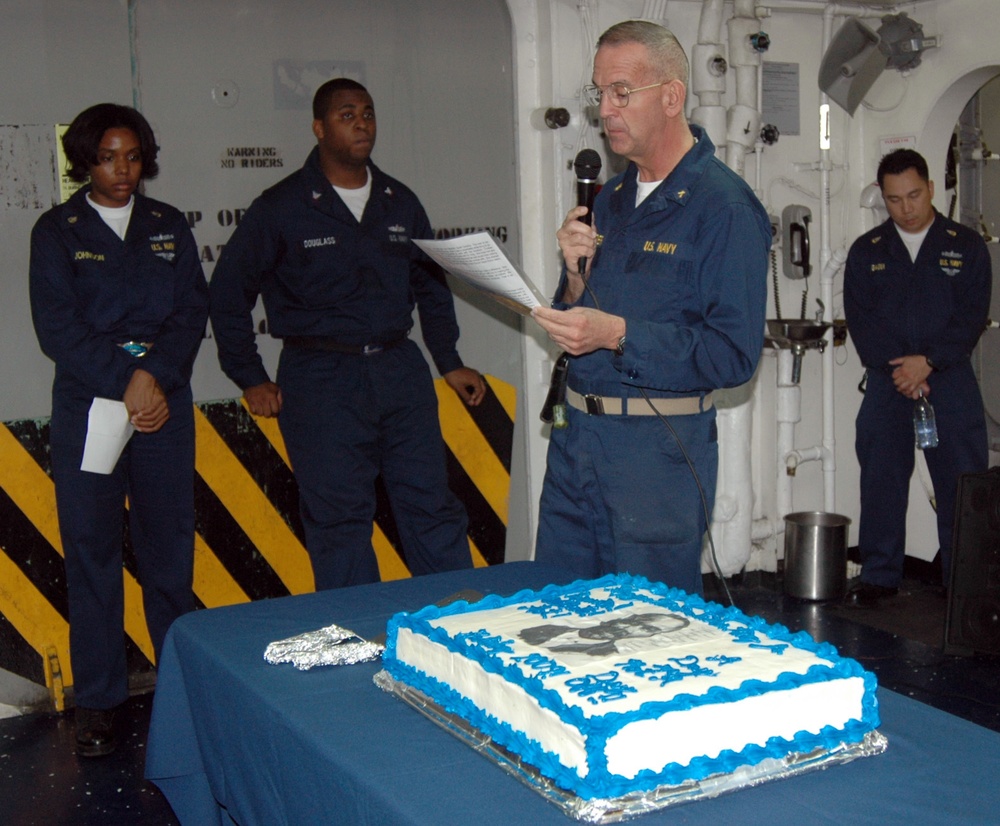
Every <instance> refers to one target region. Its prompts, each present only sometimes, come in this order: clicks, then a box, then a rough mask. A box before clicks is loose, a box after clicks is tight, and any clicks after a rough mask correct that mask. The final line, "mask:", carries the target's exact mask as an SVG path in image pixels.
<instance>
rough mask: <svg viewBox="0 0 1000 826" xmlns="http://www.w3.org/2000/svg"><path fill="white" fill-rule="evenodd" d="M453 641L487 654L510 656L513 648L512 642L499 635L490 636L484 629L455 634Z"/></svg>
mask: <svg viewBox="0 0 1000 826" xmlns="http://www.w3.org/2000/svg"><path fill="white" fill-rule="evenodd" d="M455 639H456V640H458V641H459V642H462V643H464V644H465V645H467V646H469V647H470V648H479V649H482V650H483V651H485V652H487V653H488V654H497V653H503V654H510V653H511V651H512V650H513V647H514V641H513V640H505V639H504V638H503V637H501V636H500V635H499V634H492V635H491V634H490V633H489V632H488V631H487V630H486V629H480V630H479V631H469V632H466V633H462V634H456V635H455Z"/></svg>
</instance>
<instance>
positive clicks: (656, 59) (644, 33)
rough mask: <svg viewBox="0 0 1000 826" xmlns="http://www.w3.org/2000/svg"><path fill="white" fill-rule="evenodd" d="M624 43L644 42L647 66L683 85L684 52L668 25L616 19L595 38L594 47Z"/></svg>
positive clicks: (686, 76)
mask: <svg viewBox="0 0 1000 826" xmlns="http://www.w3.org/2000/svg"><path fill="white" fill-rule="evenodd" d="M626 43H638V44H639V45H640V46H645V47H646V51H648V52H649V67H650V69H652V70H654V71H655V72H659V73H661V75H662V76H663V77H665V78H667V79H669V80H679V81H680V82H681V83H683V84H684V85H685V86H687V83H688V59H687V55H686V54H685V53H684V48H683V47H682V46H681V44H680V42H678V40H677V38H676V37H675V36H674V33H673V32H671V31H670V29H666V28H664V27H663V26H661V25H659V24H658V23H650V22H649V21H647V20H626V21H625V22H623V23H616V24H615V25H614V26H612V27H611V28H610V29H608V30H607V31H606V32H604V34H602V35H601V37H600V38H599V39H598V41H597V48H598V49H600V48H601V46H621V45H624V44H626Z"/></svg>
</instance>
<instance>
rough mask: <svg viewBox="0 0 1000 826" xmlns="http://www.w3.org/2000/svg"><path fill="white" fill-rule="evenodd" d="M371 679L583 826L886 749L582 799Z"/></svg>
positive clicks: (437, 709) (402, 688)
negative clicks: (616, 794)
mask: <svg viewBox="0 0 1000 826" xmlns="http://www.w3.org/2000/svg"><path fill="white" fill-rule="evenodd" d="M373 679H374V682H375V684H376V685H377V686H378V687H379V688H381V689H382V690H383V691H386V692H388V693H390V694H394V695H396V696H397V697H398V698H399V699H401V700H402V701H403V702H405V703H406V704H407V705H409V706H411V707H412V708H414V709H416V710H417V711H419V712H420V713H421V714H423V715H424V716H425V717H427V718H428V719H429V720H431V721H432V722H434V723H436V724H437V725H438V726H440V727H441V728H443V729H444V730H445V731H447V732H449V733H450V734H452V735H453V736H454V737H457V738H458V739H459V740H461V741H462V742H464V743H465V744H466V745H468V746H470V747H471V748H472V749H473V750H475V751H476V752H478V753H479V754H481V755H482V756H483V757H485V758H486V759H488V760H490V761H491V762H493V763H495V764H496V765H498V766H499V767H500V768H501V769H503V770H504V771H505V772H506V773H507V774H509V775H511V776H513V777H515V778H517V779H518V780H519V781H521V782H522V783H524V784H525V785H526V786H528V787H529V788H531V789H533V790H534V791H536V792H537V793H538V794H540V795H541V796H542V797H544V798H545V799H546V800H548V801H549V802H550V803H552V804H554V805H555V806H557V807H558V808H559V809H560V810H562V812H563V813H564V814H566V815H567V816H569V817H571V818H574V819H575V820H579V821H582V822H585V823H597V824H605V823H619V822H621V821H624V820H629V819H631V818H634V817H638V816H639V815H642V814H646V813H649V812H655V811H660V810H662V809H666V808H667V807H670V806H675V805H678V804H682V803H690V802H694V801H697V800H707V799H709V798H712V797H717V796H719V795H721V794H726V793H728V792H734V791H738V790H740V789H745V788H750V787H752V786H757V785H760V784H761V783H766V782H770V781H772V780H781V779H784V778H788V777H795V776H797V775H800V774H805V773H806V772H810V771H817V770H819V769H825V768H828V767H829V766H834V765H837V764H839V763H849V762H851V761H852V760H857V759H858V758H861V757H871V756H874V755H877V754H881V753H882V752H884V751H885V750H886V748H887V746H888V741H887V740H886V738H885V737H884V736H883V735H882V734H880V733H879V732H878V731H876V730H873V731H869V732H868V733H866V734H865V736H864V739H862V740H861V741H860V742H857V743H840V744H838V745H836V746H834V747H832V748H818V749H814V750H813V751H810V752H807V753H793V754H789V755H786V756H785V757H783V758H781V759H776V758H769V759H766V760H762V761H760V762H759V763H756V764H753V765H747V766H740V767H739V768H737V769H736V770H735V771H733V772H725V773H718V774H714V775H711V776H709V777H706V778H704V779H703V780H700V781H689V782H687V783H683V784H680V785H662V786H658V787H656V788H654V789H651V790H649V791H645V792H633V793H630V794H626V795H621V796H620V797H615V798H592V799H585V798H582V797H580V796H578V795H576V794H574V793H573V792H570V791H567V790H566V789H563V788H561V787H559V786H557V785H556V784H555V783H553V782H552V781H551V780H549V779H548V778H547V777H544V776H543V775H542V774H541V773H540V772H539V771H538V770H537V769H536V768H535V767H534V766H531V765H530V764H528V763H526V762H524V760H522V759H521V758H520V757H518V756H517V755H516V754H513V753H511V752H510V751H508V750H507V749H506V748H504V747H503V746H502V745H500V744H499V743H497V742H495V741H494V740H493V739H492V738H490V737H489V736H488V735H486V734H484V733H483V732H481V731H480V730H479V729H477V728H475V727H474V726H472V725H471V724H469V723H468V722H467V721H465V720H463V719H462V718H461V717H458V716H457V715H455V714H451V713H449V712H447V711H446V710H444V709H443V708H442V707H441V706H440V705H438V704H437V703H435V702H434V701H433V700H431V699H430V698H428V697H427V696H426V695H425V694H424V693H423V692H421V691H419V690H418V689H416V688H413V687H412V686H410V685H408V684H406V683H404V682H401V681H399V680H396V679H394V678H393V677H392V676H390V675H389V673H388V672H386V671H385V670H382V671H379V672H378V673H377V674H376V675H375V676H374V678H373Z"/></svg>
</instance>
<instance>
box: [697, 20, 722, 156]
mask: <svg viewBox="0 0 1000 826" xmlns="http://www.w3.org/2000/svg"><path fill="white" fill-rule="evenodd" d="M723 6H724V2H723V0H703V2H702V6H701V18H700V19H699V21H698V42H697V44H695V47H694V48H693V49H692V50H691V77H690V81H691V91H692V92H693V93H694V94H695V96H696V97H697V98H698V104H699V105H698V106H697V107H695V108H694V109H693V110H692V112H691V120H692V121H693V122H694V123H697V124H698V125H699V126H701V127H703V128H704V129H705V131H706V132H707V133H708V137H709V138H710V139H711V141H712V143H714V144H715V146H716V147H717V150H716V151H718V150H719V149H721V148H722V147H723V146H725V142H726V109H725V107H724V106H723V105H722V96H723V94H724V93H725V91H726V72H727V69H728V64H727V62H726V59H725V58H724V57H723V49H722V43H721V42H720V40H721V32H722V12H723Z"/></svg>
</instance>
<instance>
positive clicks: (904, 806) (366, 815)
mask: <svg viewBox="0 0 1000 826" xmlns="http://www.w3.org/2000/svg"><path fill="white" fill-rule="evenodd" d="M567 581H569V578H568V577H566V576H565V575H564V574H562V572H560V571H558V570H557V569H551V568H547V567H545V566H541V565H536V564H534V563H530V562H526V563H508V564H506V565H500V566H495V567H493V568H488V569H478V570H475V571H465V572H455V573H449V574H441V575H437V576H429V577H421V578H417V579H410V580H402V581H399V582H389V583H382V584H378V585H369V586H362V587H358V588H350V589H344V590H339V591H326V592H323V593H318V594H307V595H303V596H294V597H286V598H282V599H274V600H266V601H261V602H254V603H249V604H245V605H238V606H232V607H228V608H215V609H211V610H205V611H198V612H196V613H194V614H189V615H187V616H184V617H182V618H181V619H180V620H178V621H177V622H176V623H175V624H174V626H173V627H172V628H171V630H170V633H169V634H168V636H167V640H166V644H165V646H164V650H163V656H162V658H161V662H160V665H159V673H158V678H157V686H156V697H155V701H154V706H153V717H152V721H151V724H150V732H149V744H148V752H147V761H146V776H147V777H148V778H149V779H150V780H152V781H153V782H155V783H156V784H157V785H158V786H159V787H160V788H161V789H162V790H163V792H164V794H165V795H166V796H167V799H168V800H169V801H170V804H171V806H172V807H173V808H174V811H175V812H176V813H177V816H178V817H179V818H180V820H181V822H182V823H183V824H185V826H187V824H198V826H202V824H212V823H220V824H230V823H232V822H236V823H238V824H240V826H252V824H261V826H275V825H276V824H283V823H284V824H293V825H294V826H306V825H309V824H320V823H324V824H326V823H350V824H379V826H384V825H385V824H397V823H398V824H433V825H434V826H440V825H441V824H473V823H475V824H492V823H495V824H503V825H504V826H508V825H509V824H512V823H516V824H521V823H524V824H528V823H530V824H547V823H551V824H563V825H564V824H566V823H570V822H573V821H571V820H569V819H568V818H567V817H566V816H565V815H563V814H562V812H561V811H560V810H559V809H558V808H556V807H555V806H554V805H552V804H551V803H549V802H547V801H546V800H544V799H543V798H542V797H541V796H540V795H538V794H537V793H536V792H535V791H533V790H532V789H530V788H528V787H526V786H524V785H522V784H521V783H519V782H518V781H517V780H515V779H514V778H512V777H510V776H508V775H507V774H505V773H504V772H503V771H502V770H501V769H500V768H499V767H497V766H496V765H494V764H493V763H491V762H490V761H489V760H487V759H485V758H483V757H481V756H479V755H477V754H476V753H475V752H474V751H473V750H472V749H470V748H469V747H468V746H467V745H465V744H464V743H462V742H460V741H459V740H457V739H456V738H454V737H452V736H451V735H450V734H448V733H446V732H445V731H443V730H442V729H440V728H439V727H438V726H436V725H435V724H434V723H432V722H430V721H429V720H427V719H425V718H424V717H423V716H422V715H420V714H419V713H417V712H416V711H414V710H413V709H412V708H410V707H409V706H407V705H406V704H405V703H403V702H402V701H401V700H399V699H398V698H396V697H394V696H393V695H391V694H387V693H384V692H382V691H380V690H379V689H378V688H377V687H376V686H375V685H374V684H373V683H372V676H373V675H374V674H375V673H376V672H377V671H378V670H379V668H380V665H379V663H378V662H372V663H362V664H359V665H350V666H330V667H317V668H314V669H312V670H310V671H299V670H297V669H295V668H294V667H293V666H291V665H270V664H268V663H266V662H265V661H264V658H263V654H264V649H265V648H266V647H267V644H268V643H270V642H273V641H275V640H280V639H284V638H287V637H290V636H293V635H295V634H300V633H302V632H304V631H312V630H315V629H317V628H321V627H324V626H326V625H330V624H332V623H335V624H337V625H342V626H344V627H347V628H350V629H352V630H354V631H356V632H357V633H359V634H361V635H362V636H366V637H371V636H375V635H376V634H379V633H381V632H383V631H384V630H385V623H386V620H387V619H388V618H389V616H391V615H392V614H393V613H395V612H397V611H400V610H415V609H417V608H419V607H421V606H423V605H426V604H429V603H432V602H436V601H438V600H440V599H443V598H445V597H447V596H448V595H450V594H452V593H454V592H456V591H459V590H461V589H463V588H472V589H475V590H478V591H481V592H483V593H501V594H512V593H514V592H516V591H517V590H519V589H521V588H537V587H541V586H542V585H544V584H546V583H548V582H567ZM879 702H880V704H881V714H882V725H881V727H880V729H879V730H880V731H881V732H882V733H883V734H884V735H885V736H886V737H887V738H888V741H889V748H888V750H887V751H886V752H885V753H884V754H881V755H877V756H875V757H869V758H864V759H861V760H856V761H854V762H853V763H849V764H845V765H835V766H831V767H830V768H828V769H826V770H823V771H818V772H812V773H809V774H805V775H801V776H798V777H793V778H789V779H785V780H777V781H773V782H769V783H765V784H762V785H760V786H757V787H754V788H748V789H743V790H740V791H738V792H735V793H732V794H728V795H724V796H722V797H718V798H714V799H710V800H701V801H696V802H694V803H687V804H683V805H677V806H672V807H670V808H668V809H666V810H664V811H661V812H655V813H653V814H649V815H644V816H642V817H641V819H639V820H637V821H636V822H638V823H643V824H647V823H648V824H650V826H652V824H659V823H670V824H678V823H681V824H688V823H692V824H701V823H704V824H712V826H718V824H719V823H739V824H756V823H760V824H767V826H776V824H786V823H787V824H804V823H809V824H816V823H820V824H822V823H829V824H841V823H852V824H859V823H871V824H879V826H883V824H886V823H908V824H927V823H942V824H944V823H947V824H956V823H977V824H980V823H987V822H997V821H998V819H1000V783H998V778H1000V734H997V733H995V732H992V731H989V730H987V729H984V728H981V727H979V726H976V725H974V724H972V723H968V722H966V721H964V720H961V719H959V718H957V717H953V716H951V715H948V714H945V713H943V712H940V711H937V710H936V709H933V708H931V707H929V706H925V705H923V704H921V703H917V702H915V701H913V700H910V699H908V698H906V697H903V696H900V695H898V694H894V693H892V692H890V691H887V690H885V689H880V690H879Z"/></svg>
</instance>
